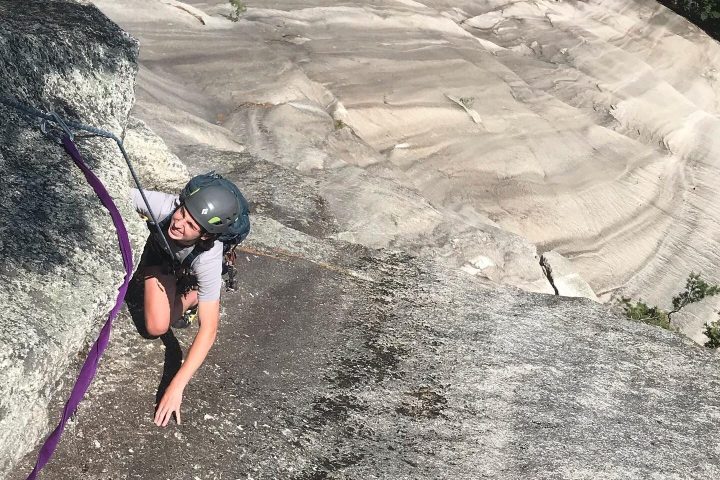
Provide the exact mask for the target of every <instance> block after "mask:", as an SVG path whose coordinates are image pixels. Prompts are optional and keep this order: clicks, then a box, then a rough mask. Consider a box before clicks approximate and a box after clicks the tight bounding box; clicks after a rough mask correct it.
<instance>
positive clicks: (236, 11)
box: [229, 0, 247, 22]
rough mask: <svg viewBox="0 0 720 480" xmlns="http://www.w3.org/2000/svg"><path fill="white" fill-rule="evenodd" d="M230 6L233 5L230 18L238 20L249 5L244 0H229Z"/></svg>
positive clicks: (234, 20)
mask: <svg viewBox="0 0 720 480" xmlns="http://www.w3.org/2000/svg"><path fill="white" fill-rule="evenodd" d="M229 1H230V6H232V7H233V11H232V13H231V14H230V17H229V18H230V20H232V21H233V22H237V21H238V20H239V19H240V16H241V15H242V14H243V13H245V12H246V11H247V5H245V2H243V1H242V0H229Z"/></svg>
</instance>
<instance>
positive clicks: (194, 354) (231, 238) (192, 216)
mask: <svg viewBox="0 0 720 480" xmlns="http://www.w3.org/2000/svg"><path fill="white" fill-rule="evenodd" d="M144 193H145V196H146V198H147V201H148V204H149V207H150V209H151V210H152V212H153V214H155V216H156V219H157V221H158V224H159V226H160V229H157V228H155V229H153V228H151V234H150V237H149V238H148V241H147V243H146V245H145V250H144V252H143V255H142V259H141V260H140V265H139V267H138V271H139V272H140V278H141V281H142V282H143V284H144V294H145V297H144V316H145V327H146V329H147V332H148V333H149V334H150V335H157V336H159V335H163V334H164V333H166V332H167V331H168V329H169V328H170V327H171V326H172V327H175V328H184V327H187V326H189V325H191V324H193V323H194V322H195V320H197V321H198V322H197V323H198V324H199V329H198V332H197V334H196V336H195V340H194V341H193V343H192V345H191V346H190V349H189V351H188V353H187V357H186V359H185V361H184V362H183V364H182V366H181V367H180V370H179V371H178V372H177V374H176V375H175V377H174V378H173V379H172V380H171V382H170V384H169V385H168V386H167V389H166V390H165V393H164V394H163V396H162V398H161V399H160V402H159V403H158V405H157V410H156V412H155V418H154V421H155V424H156V425H158V426H163V427H164V426H166V425H167V424H168V422H169V421H170V418H171V417H172V414H173V413H174V414H175V416H176V419H177V423H178V424H179V423H180V403H181V402H182V395H183V391H184V389H185V386H186V385H187V384H188V382H189V381H190V378H191V377H192V376H193V374H194V373H195V371H196V370H197V369H198V368H199V367H200V365H201V364H202V363H203V361H204V360H205V357H206V356H207V354H208V351H209V350H210V347H211V346H212V344H213V343H214V341H215V337H216V335H217V328H218V322H219V319H220V291H221V287H222V273H223V257H224V250H228V249H229V247H234V245H236V244H237V243H239V242H240V241H242V239H244V238H245V236H246V235H247V233H248V231H249V228H250V223H249V219H248V205H247V202H246V201H245V199H244V198H243V196H242V194H241V193H240V191H239V190H238V189H237V187H236V186H235V185H234V184H233V183H232V182H230V181H229V180H226V179H224V178H222V177H221V176H220V175H217V174H215V173H209V174H205V175H199V176H197V177H194V178H193V179H192V180H190V182H189V183H188V184H187V185H186V186H185V188H184V189H183V191H182V193H181V194H180V196H175V195H169V194H166V193H162V192H154V191H145V192H144ZM132 198H133V203H134V204H135V208H136V210H137V211H138V213H140V214H141V215H143V216H144V217H146V218H148V217H151V215H149V212H148V208H147V206H146V204H145V201H144V200H143V198H142V195H141V193H140V191H139V190H135V189H134V190H132ZM160 231H161V232H162V234H163V236H164V237H165V239H164V240H163V239H162V238H159V235H160V234H159V232H160ZM168 248H170V251H168Z"/></svg>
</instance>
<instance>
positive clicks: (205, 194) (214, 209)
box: [181, 179, 241, 234]
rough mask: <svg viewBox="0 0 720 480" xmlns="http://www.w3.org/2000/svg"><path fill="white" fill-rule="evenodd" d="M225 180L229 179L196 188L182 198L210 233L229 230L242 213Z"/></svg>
mask: <svg viewBox="0 0 720 480" xmlns="http://www.w3.org/2000/svg"><path fill="white" fill-rule="evenodd" d="M223 182H227V180H225V179H222V181H217V182H213V183H212V184H210V185H206V186H201V187H198V188H195V189H193V190H191V191H189V192H187V194H185V195H183V196H182V198H181V200H182V201H183V203H184V204H185V208H186V209H187V211H188V212H189V213H190V215H192V217H193V218H194V219H195V221H196V222H197V223H198V224H200V226H201V227H203V228H204V229H205V231H207V232H208V233H213V234H222V233H225V232H227V231H228V229H229V228H230V226H231V225H232V224H233V223H234V222H235V220H237V218H238V216H239V215H240V213H241V205H240V202H239V201H238V199H237V197H236V196H235V193H233V191H232V190H230V188H229V187H228V186H226V185H225V184H224V183H223Z"/></svg>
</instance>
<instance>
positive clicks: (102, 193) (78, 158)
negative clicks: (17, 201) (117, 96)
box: [0, 97, 164, 480]
mask: <svg viewBox="0 0 720 480" xmlns="http://www.w3.org/2000/svg"><path fill="white" fill-rule="evenodd" d="M0 103H3V104H5V105H7V106H10V107H13V108H15V109H17V110H20V111H22V112H24V113H25V114H27V115H29V116H32V117H36V118H39V119H40V130H41V131H42V132H43V133H44V134H45V135H47V136H48V137H50V138H51V139H52V140H53V141H55V142H57V143H59V144H61V145H62V146H63V147H64V148H65V151H66V152H67V153H68V154H69V155H70V157H72V159H73V161H74V162H75V164H76V165H77V166H78V167H79V168H80V170H81V171H82V172H83V174H84V175H85V179H86V180H87V182H88V183H89V184H90V186H91V187H92V188H93V190H94V191H95V194H96V195H97V196H98V198H99V199H100V201H101V203H102V204H103V205H104V206H105V208H106V209H107V210H108V212H109V213H110V216H111V218H112V221H113V224H114V225H115V230H116V232H117V237H118V242H119V246H120V252H121V255H122V260H123V266H124V267H125V277H124V279H123V283H122V284H121V285H120V287H119V288H118V295H117V297H116V300H115V306H114V307H113V308H112V310H110V312H109V314H108V318H107V320H106V322H105V325H104V326H103V328H102V329H101V330H100V334H99V335H98V338H97V340H95V343H94V344H93V346H92V347H91V348H90V351H89V352H88V356H87V358H86V359H85V362H84V363H83V366H82V368H81V369H80V373H79V375H78V378H77V380H76V381H75V385H74V386H73V389H72V391H71V392H70V397H69V398H68V400H67V402H66V403H65V408H64V409H63V413H62V417H61V419H60V422H59V423H58V426H57V427H56V428H55V430H53V432H52V433H51V434H50V435H49V436H48V437H47V438H46V439H45V443H43V445H42V447H41V448H40V452H39V453H38V458H37V461H36V463H35V467H34V468H33V470H32V472H30V475H29V476H28V477H27V480H35V479H36V478H37V475H38V473H39V472H40V470H42V468H43V467H44V466H45V465H46V464H47V463H48V461H50V458H51V457H52V455H53V453H54V452H55V449H56V448H57V445H58V443H59V442H60V436H61V435H62V432H63V430H64V429H65V424H66V423H67V421H68V419H69V418H70V417H71V416H72V415H73V414H74V413H75V410H76V409H77V406H78V404H79V403H80V401H81V400H82V399H83V397H84V396H85V393H86V392H87V389H88V388H89V386H90V383H91V382H92V379H93V378H94V377H95V373H96V372H97V367H98V364H99V363H100V358H101V356H102V354H103V352H104V351H105V348H106V347H107V345H108V343H109V341H110V330H111V329H112V322H113V320H114V319H115V317H116V316H117V315H118V313H119V312H120V308H121V307H122V304H123V301H124V299H125V294H126V293H127V289H128V285H129V283H130V279H131V278H132V274H133V260H132V248H131V246H130V239H129V238H128V233H127V229H126V228H125V224H124V223H123V219H122V216H121V214H120V211H119V210H118V208H117V206H116V205H115V203H114V202H113V200H112V197H111V196H110V194H109V193H108V191H107V189H105V186H104V185H103V184H102V182H101V181H100V180H99V179H98V177H97V176H95V174H94V173H93V172H92V170H90V168H89V167H88V166H87V163H86V162H85V161H84V160H83V158H82V155H81V154H80V152H79V151H78V149H77V146H76V145H75V143H74V142H73V139H74V136H75V134H74V133H73V129H74V130H82V131H87V132H90V133H93V134H95V135H98V136H102V137H107V138H111V139H113V140H115V142H116V143H117V144H118V147H120V151H121V152H122V154H123V157H125V161H126V162H127V164H128V167H129V168H130V172H131V173H132V176H133V179H134V180H135V183H136V184H137V186H138V189H139V190H140V193H141V194H142V197H143V200H144V201H145V204H146V205H147V203H148V202H147V199H146V198H145V194H144V193H143V190H142V188H141V186H140V182H139V181H138V179H137V176H136V175H135V172H134V170H133V168H132V165H131V164H130V160H129V159H128V156H127V153H126V152H125V149H124V148H123V144H122V141H120V139H118V138H117V137H116V136H115V135H113V134H112V133H110V132H106V131H104V130H100V129H98V128H94V127H90V126H88V125H83V124H81V123H77V122H70V121H66V120H64V119H63V118H62V117H60V116H59V115H58V114H57V113H54V112H51V113H45V112H42V111H40V110H37V109H34V108H32V107H29V106H27V105H22V104H20V103H18V102H16V101H14V100H10V99H6V98H3V97H0ZM147 207H148V211H149V212H150V215H151V216H152V217H153V220H155V216H154V215H153V213H152V211H151V210H150V206H149V205H147ZM154 223H155V224H156V225H157V222H154ZM158 228H159V227H158ZM161 237H163V238H164V236H163V235H162V234H161Z"/></svg>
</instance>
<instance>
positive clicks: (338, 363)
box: [8, 163, 720, 480]
mask: <svg viewBox="0 0 720 480" xmlns="http://www.w3.org/2000/svg"><path fill="white" fill-rule="evenodd" d="M218 166H219V167H220V166H221V164H220V163H219V164H218ZM232 178H234V179H235V180H236V181H238V182H239V181H241V180H242V177H239V176H235V177H232ZM286 178H290V177H289V176H288V177H286ZM258 200H260V201H267V200H268V198H267V197H260V198H258ZM309 213H311V212H308V214H309ZM256 217H259V218H256V222H255V223H254V230H253V235H252V236H251V237H249V238H248V243H247V244H246V245H245V246H244V251H243V252H241V254H240V256H239V259H238V261H239V263H238V268H239V271H240V272H241V276H242V282H241V283H240V288H239V290H238V291H237V292H232V293H227V294H226V295H225V296H224V298H223V308H224V312H225V313H224V317H223V321H222V323H221V327H220V332H219V337H218V342H217V344H216V346H215V347H214V349H213V351H212V352H211V356H210V357H209V359H208V362H207V363H206V364H205V365H204V366H203V370H202V371H201V373H200V374H199V375H198V376H197V377H196V378H195V379H194V380H193V382H191V384H190V385H189V387H188V389H187V390H186V398H185V401H184V403H183V416H182V418H183V423H182V424H181V425H175V424H171V425H170V426H169V427H167V428H166V429H161V428H157V427H155V426H154V425H153V424H152V422H151V419H152V411H153V410H152V404H153V399H154V395H155V392H156V390H157V387H158V380H159V378H160V377H161V376H162V375H161V373H162V371H168V370H170V371H171V370H172V363H173V362H177V361H179V358H180V355H181V353H180V349H181V348H184V347H186V346H187V345H188V344H189V342H190V341H191V340H192V337H193V334H194V332H193V331H186V330H183V331H176V332H175V333H174V335H172V336H170V337H169V338H166V339H165V341H164V343H165V349H163V348H161V346H160V341H158V340H155V341H152V340H150V341H149V340H144V339H142V338H140V337H139V335H138V332H137V330H136V327H135V325H134V324H133V321H132V320H131V318H130V316H129V315H126V316H123V317H122V318H121V319H120V320H119V322H118V326H117V331H116V335H115V341H114V343H113V344H112V345H111V347H110V349H109V352H108V356H107V359H106V361H105V362H104V363H103V365H102V366H101V371H100V374H99V377H98V381H97V382H96V385H95V387H94V388H93V390H92V392H90V395H89V398H88V399H87V401H86V402H84V403H83V405H82V406H81V408H80V411H79V413H78V421H77V422H76V423H75V425H74V426H73V430H72V434H71V435H68V436H66V438H65V439H64V441H63V443H62V444H61V446H60V449H59V451H58V454H57V457H56V459H55V461H54V462H53V463H52V464H51V465H50V466H49V467H48V470H47V475H48V476H49V478H56V479H63V480H64V479H68V480H69V479H73V478H105V477H108V476H110V477H111V478H114V477H118V478H186V477H188V476H190V478H193V477H194V476H198V478H248V477H250V478H254V479H271V478H286V479H293V480H302V479H324V478H338V479H340V478H342V479H375V478H387V479H418V478H432V479H444V478H457V479H467V480H471V479H477V478H492V479H502V480H507V479H518V480H520V479H527V478H533V479H535V478H537V479H551V478H552V479H587V480H591V479H597V478H610V479H618V480H620V479H631V480H635V479H637V480H640V479H647V478H693V479H712V478H716V477H717V475H720V468H719V467H718V465H720V457H719V456H718V452H717V450H716V448H715V444H714V441H713V440H712V439H714V438H717V436H718V435H719V434H720V427H719V426H718V423H717V422H716V421H714V420H715V419H716V418H718V415H720V389H719V388H718V387H719V386H720V385H719V384H720V376H718V367H720V359H719V358H718V356H717V355H716V354H714V353H713V352H711V351H709V350H705V349H702V348H699V347H697V346H696V345H694V344H693V343H691V342H690V341H688V340H686V339H683V338H682V337H680V336H677V335H674V334H672V333H670V332H667V331H665V330H662V329H659V328H653V327H650V326H647V325H644V324H640V323H634V322H629V321H626V320H623V319H622V318H620V317H618V316H616V315H614V314H613V313H611V312H609V311H608V310H607V309H606V308H605V306H603V305H600V304H598V303H595V302H592V301H590V300H587V299H577V298H567V297H558V296H552V295H542V294H535V293H528V292H525V291H521V290H517V289H513V288H510V287H507V286H502V287H498V286H490V285H487V284H485V283H483V282H481V281H480V279H479V278H478V277H471V276H468V275H466V274H464V273H463V272H460V271H458V270H457V269H455V268H450V267H448V266H447V264H446V263H445V262H442V261H437V260H435V259H430V258H422V257H414V256H410V255H407V254H406V253H403V252H398V251H388V250H372V249H367V248H365V247H362V246H358V245H352V244H346V243H341V242H333V241H329V240H322V239H318V238H317V237H312V236H311V235H308V234H305V233H302V232H299V231H297V230H293V229H291V228H289V227H286V226H283V225H282V224H281V223H280V222H277V221H273V220H272V219H270V218H268V217H265V216H264V215H262V214H256ZM280 219H281V220H282V218H280ZM322 220H323V221H324V222H326V223H332V222H331V219H330V218H327V217H325V218H323V219H322ZM153 342H154V343H153ZM173 352H175V353H173ZM173 358H174V360H173ZM107 425H113V428H107ZM113 476H114V477H113ZM21 478H22V477H21V475H20V473H19V472H18V475H17V476H11V477H10V478H9V479H8V480H16V479H17V480H19V479H21Z"/></svg>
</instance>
